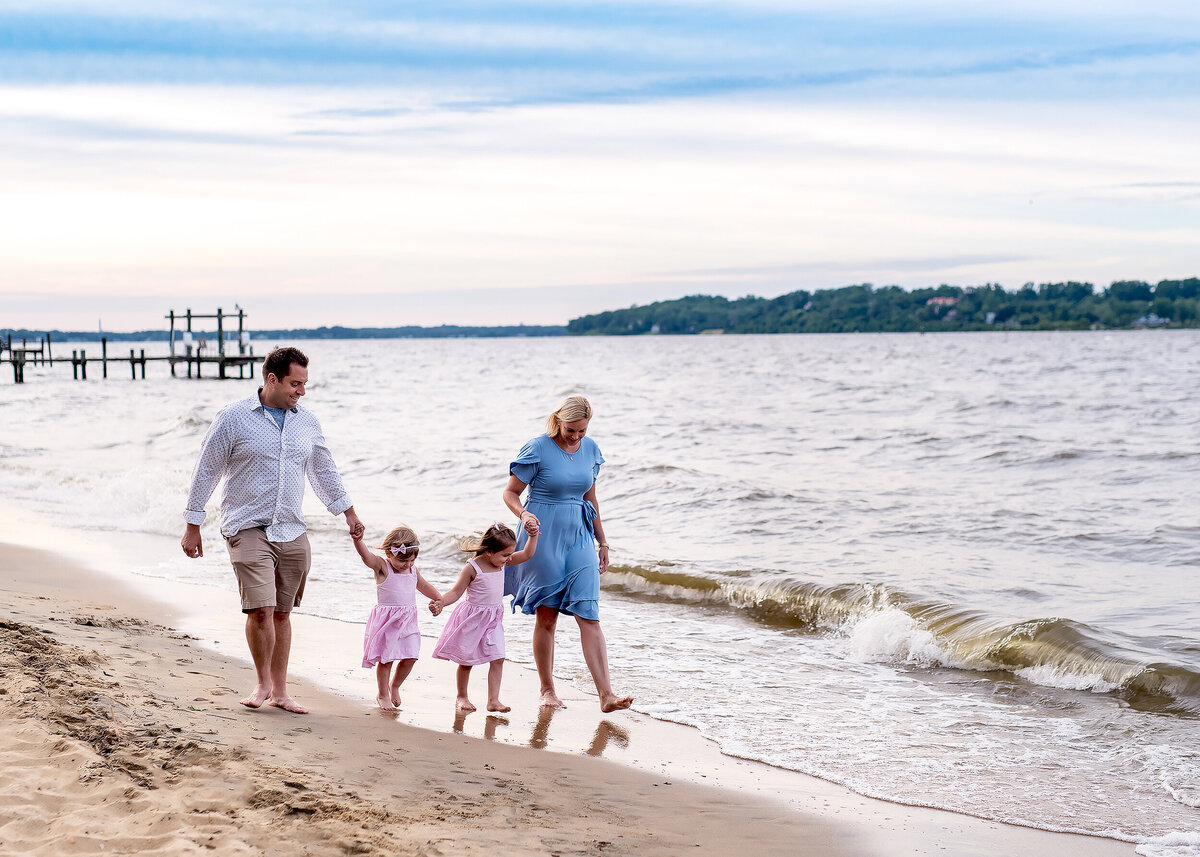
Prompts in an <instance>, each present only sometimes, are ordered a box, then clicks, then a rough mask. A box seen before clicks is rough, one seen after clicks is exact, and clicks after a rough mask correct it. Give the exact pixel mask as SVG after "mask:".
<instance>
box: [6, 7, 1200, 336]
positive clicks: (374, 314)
mask: <svg viewBox="0 0 1200 857" xmlns="http://www.w3.org/2000/svg"><path fill="white" fill-rule="evenodd" d="M1197 140H1200V4H1196V3H1194V2H1190V0H1188V2H1156V0H1149V2H1144V3H1140V4H1130V3H1127V2H1124V0H1123V1H1122V2H1119V3H1118V2H1110V0H1092V2H1087V3H1083V2H1074V0H1061V1H1060V2H1053V3H1046V2H1044V0H1039V2H1005V0H997V2H992V3H986V4H985V3H976V2H967V0H960V1H959V2H953V3H951V2H890V3H884V2H863V0H837V2H834V0H796V2H786V3H785V2H771V0H760V2H755V0H739V2H721V0H708V2H699V0H697V1H696V2H690V0H675V2H669V0H668V1H667V2H647V3H632V2H615V3H614V2H604V0H589V2H587V3H583V2H574V0H550V2H537V0H514V2H506V3H495V4H490V3H478V2H462V0H444V1H443V2H439V3H436V4H415V3H398V2H394V0H393V2H378V0H338V2H328V3H326V2H318V0H311V2H303V0H300V2H290V3H287V4H282V3H268V2H256V0H238V2H232V0H230V2H226V0H192V2H189V3H187V4H173V3H161V2H130V0H105V2H103V3H99V2H75V1H74V0H36V2H32V0H30V2H8V0H0V328H29V329H35V330H36V329H61V330H94V329H96V328H97V326H102V327H103V328H104V329H105V330H111V331H122V330H144V329H155V328H160V327H165V321H164V320H163V316H164V315H165V314H166V313H167V312H168V311H169V310H175V311H177V312H182V311H184V310H186V309H187V308H191V309H193V310H194V311H196V312H212V311H213V310H214V309H216V308H217V307H222V308H224V309H230V308H232V307H233V306H234V305H235V304H237V305H240V306H241V307H242V308H244V309H245V310H246V311H247V313H248V318H249V325H250V327H251V328H252V329H253V328H254V327H261V328H264V329H267V328H277V327H315V326H319V325H337V324H340V325H346V326H351V327H367V326H402V325H408V324H419V325H437V324H467V325H480V324H520V323H527V324H564V323H566V322H567V321H568V320H569V319H571V318H575V317H578V316H580V315H585V314H588V313H592V312H599V311H603V310H606V309H616V308H620V307H626V306H630V305H632V304H635V303H637V304H645V303H650V302H652V301H656V300H665V299H671V298H677V297H682V296H684V295H689V294H719V295H726V296H728V297H731V298H732V297H740V296H743V295H747V294H754V295H761V296H766V297H773V296H775V295H779V294H782V293H785V292H789V291H794V290H796V289H810V290H811V289H819V288H837V287H840V286H844V285H850V284H857V283H872V284H874V285H876V286H880V287H882V286H886V285H900V286H903V287H905V288H913V287H921V286H931V285H939V284H942V283H948V284H952V285H959V286H970V285H977V284H982V283H988V282H993V283H1000V284H1001V285H1003V286H1005V287H1006V288H1017V287H1020V286H1021V285H1022V284H1023V283H1025V282H1037V283H1040V282H1058V281H1063V280H1085V281H1088V282H1092V283H1094V284H1096V285H1097V286H1098V287H1100V288H1103V287H1105V286H1107V285H1108V284H1109V283H1110V282H1112V281H1114V280H1120V279H1140V280H1148V281H1150V282H1155V281H1157V280H1159V279H1164V278H1167V279H1170V278H1183V277H1189V276H1197V275H1200V258H1198V254H1197V248H1200V158H1198V157H1197V142H1196V141H1197Z"/></svg>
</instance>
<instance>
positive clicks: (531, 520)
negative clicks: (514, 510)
mask: <svg viewBox="0 0 1200 857" xmlns="http://www.w3.org/2000/svg"><path fill="white" fill-rule="evenodd" d="M521 526H523V527H524V528H525V532H527V533H529V535H531V536H532V535H536V534H537V531H538V527H540V526H541V522H540V521H538V519H537V515H535V514H533V512H522V513H521Z"/></svg>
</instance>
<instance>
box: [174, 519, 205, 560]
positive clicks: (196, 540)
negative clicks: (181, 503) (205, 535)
mask: <svg viewBox="0 0 1200 857" xmlns="http://www.w3.org/2000/svg"><path fill="white" fill-rule="evenodd" d="M179 545H180V547H182V548H183V554H184V556H186V557H189V558H191V559H196V558H197V557H202V556H204V541H203V539H201V538H200V528H199V527H195V526H192V525H191V524H189V525H188V528H187V529H186V530H184V531H183V538H182V539H180V541H179Z"/></svg>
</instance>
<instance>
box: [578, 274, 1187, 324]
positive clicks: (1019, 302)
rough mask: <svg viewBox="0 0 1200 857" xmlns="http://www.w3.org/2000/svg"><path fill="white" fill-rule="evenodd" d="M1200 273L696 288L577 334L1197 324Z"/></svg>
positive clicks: (602, 316) (597, 319) (614, 314)
mask: <svg viewBox="0 0 1200 857" xmlns="http://www.w3.org/2000/svg"><path fill="white" fill-rule="evenodd" d="M1198 300H1200V278H1196V277H1192V278H1189V279H1186V280H1162V281H1161V282H1159V283H1158V284H1157V285H1154V286H1152V285H1150V284H1149V283H1145V282H1141V281H1139V280H1121V281H1119V282H1115V283H1113V284H1112V285H1110V286H1109V287H1108V288H1107V289H1105V290H1103V291H1102V292H1097V291H1096V288H1095V287H1094V286H1093V285H1092V284H1091V283H1076V282H1069V283H1042V284H1041V285H1037V286H1035V285H1034V284H1033V283H1026V284H1025V285H1024V286H1022V287H1021V288H1019V289H1016V290H1014V291H1007V290H1005V289H1004V287H1003V286H1000V285H997V284H994V283H989V284H987V285H985V286H970V287H967V288H961V287H959V286H938V287H936V288H925V289H914V290H912V291H908V290H905V289H902V288H900V287H899V286H886V287H884V288H875V287H874V286H872V285H871V284H869V283H864V284H863V285H858V286H846V287H844V288H839V289H821V290H818V291H814V292H808V291H796V292H789V293H788V294H786V295H780V296H779V297H777V298H759V297H754V296H747V297H744V298H738V299H737V300H729V299H727V298H723V297H711V296H708V295H695V296H692V297H686V298H680V299H679V300H673V301H660V302H658V303H652V304H647V305H646V306H632V307H629V308H628V309H619V310H611V311H609V312H602V313H597V314H595V315H587V316H583V317H582V318H576V319H572V320H571V322H570V323H569V324H568V325H567V332H568V333H570V334H572V335H607V336H628V335H633V334H646V333H666V334H681V333H682V334H687V333H705V332H723V333H839V332H849V331H877V332H878V331H931V332H932V331H938V330H996V329H1020V330H1089V329H1098V328H1127V327H1166V326H1170V327H1200V308H1198V306H1197V302H1198Z"/></svg>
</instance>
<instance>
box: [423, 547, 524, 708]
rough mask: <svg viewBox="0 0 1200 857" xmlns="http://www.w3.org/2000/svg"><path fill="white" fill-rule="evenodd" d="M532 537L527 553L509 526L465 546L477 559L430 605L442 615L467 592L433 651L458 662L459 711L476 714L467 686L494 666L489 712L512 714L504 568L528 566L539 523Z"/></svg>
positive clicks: (490, 679) (464, 567) (490, 680)
mask: <svg viewBox="0 0 1200 857" xmlns="http://www.w3.org/2000/svg"><path fill="white" fill-rule="evenodd" d="M526 531H527V532H528V533H529V541H528V542H527V543H526V545H525V549H524V550H522V551H520V552H518V551H517V536H516V533H514V532H513V531H512V530H510V529H509V528H508V527H506V526H504V525H503V524H499V523H495V524H492V525H491V526H490V527H488V528H487V530H486V531H485V532H484V534H483V537H482V538H481V539H480V540H479V542H478V544H471V545H469V546H464V548H463V550H466V551H470V552H472V553H474V554H475V557H474V558H473V559H471V560H469V561H468V562H467V564H466V565H465V566H463V570H462V573H461V574H459V576H458V580H457V581H455V583H454V585H453V586H452V587H450V589H449V590H447V592H446V594H445V595H443V596H442V597H441V598H440V599H437V600H435V601H434V602H433V603H432V604H430V605H429V609H430V610H432V611H433V613H434V615H435V616H436V615H437V614H438V613H440V612H441V610H442V607H443V606H445V605H447V604H453V603H454V602H455V601H457V600H458V599H459V598H460V597H461V596H462V594H463V593H464V592H465V593H466V594H467V600H466V601H464V602H462V603H461V604H459V605H458V606H457V607H455V608H454V613H453V614H452V615H451V616H450V621H448V622H447V623H446V627H445V628H443V629H442V636H441V637H439V638H438V641H437V645H436V646H434V647H433V656H434V657H435V658H441V659H443V660H447V661H454V662H455V663H456V664H458V674H457V675H456V676H455V685H456V687H457V690H458V696H457V698H456V699H455V707H456V708H457V709H458V710H459V711H474V710H475V706H474V705H472V704H471V700H469V699H468V698H467V682H468V681H469V680H470V678H471V667H473V666H478V665H479V664H490V665H491V666H490V667H489V668H488V702H487V710H488V711H509V710H510V709H509V707H508V706H507V705H505V704H504V703H502V702H501V701H500V677H501V675H502V674H503V672H504V606H503V605H502V603H501V599H502V598H503V597H504V567H505V566H506V565H508V564H509V563H519V562H525V561H526V560H527V559H529V558H530V557H531V556H533V554H534V551H536V550H537V525H536V524H534V526H533V529H532V530H530V528H529V526H528V525H527V526H526Z"/></svg>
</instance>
